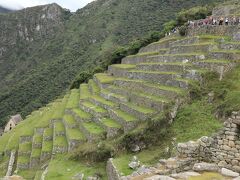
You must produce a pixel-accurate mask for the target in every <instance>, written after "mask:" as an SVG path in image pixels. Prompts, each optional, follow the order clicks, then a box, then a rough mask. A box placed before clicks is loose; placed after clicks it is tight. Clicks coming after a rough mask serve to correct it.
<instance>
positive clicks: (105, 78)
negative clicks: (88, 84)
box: [94, 73, 114, 84]
mask: <svg viewBox="0 0 240 180" xmlns="http://www.w3.org/2000/svg"><path fill="white" fill-rule="evenodd" d="M94 76H95V77H96V79H97V80H98V81H99V82H100V83H101V84H112V83H113V81H114V77H113V76H110V75H108V74H105V73H101V74H95V75H94Z"/></svg>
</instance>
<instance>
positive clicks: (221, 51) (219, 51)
mask: <svg viewBox="0 0 240 180" xmlns="http://www.w3.org/2000/svg"><path fill="white" fill-rule="evenodd" d="M211 52H213V53H227V54H240V50H221V49H216V50H212V51H211Z"/></svg>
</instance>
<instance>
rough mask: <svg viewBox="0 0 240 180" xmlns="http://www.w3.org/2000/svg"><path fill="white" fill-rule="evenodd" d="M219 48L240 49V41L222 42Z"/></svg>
mask: <svg viewBox="0 0 240 180" xmlns="http://www.w3.org/2000/svg"><path fill="white" fill-rule="evenodd" d="M219 49H222V50H230V51H233V50H237V51H238V50H240V43H239V42H222V43H220V44H219Z"/></svg>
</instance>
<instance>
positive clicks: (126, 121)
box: [108, 109, 138, 132]
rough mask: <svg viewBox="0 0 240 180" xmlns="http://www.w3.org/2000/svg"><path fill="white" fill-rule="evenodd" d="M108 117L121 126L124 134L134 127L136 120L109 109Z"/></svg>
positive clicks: (117, 110) (123, 113) (118, 110)
mask: <svg viewBox="0 0 240 180" xmlns="http://www.w3.org/2000/svg"><path fill="white" fill-rule="evenodd" d="M108 112H109V116H110V118H111V119H114V120H115V121H117V122H118V123H119V124H121V125H122V127H123V130H124V132H128V131H130V130H132V129H133V128H134V127H136V125H137V123H138V119H137V118H136V117H134V116H132V115H130V114H128V113H126V112H124V111H121V110H120V109H109V110H108Z"/></svg>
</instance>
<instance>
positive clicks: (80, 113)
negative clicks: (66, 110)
mask: <svg viewBox="0 0 240 180" xmlns="http://www.w3.org/2000/svg"><path fill="white" fill-rule="evenodd" d="M73 112H74V113H76V115H77V116H79V117H80V118H82V119H90V118H91V115H90V114H88V113H86V112H84V111H83V110H81V109H73Z"/></svg>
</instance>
